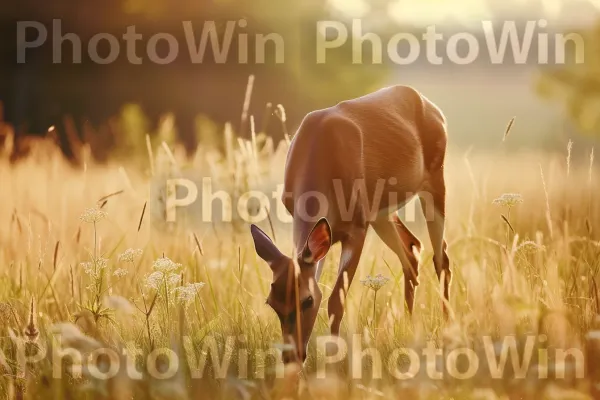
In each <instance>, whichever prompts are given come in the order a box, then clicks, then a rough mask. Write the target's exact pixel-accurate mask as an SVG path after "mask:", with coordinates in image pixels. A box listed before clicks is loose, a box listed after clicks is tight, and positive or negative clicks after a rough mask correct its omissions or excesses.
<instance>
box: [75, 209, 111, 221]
mask: <svg viewBox="0 0 600 400" xmlns="http://www.w3.org/2000/svg"><path fill="white" fill-rule="evenodd" d="M107 215H108V214H106V211H103V210H101V209H99V208H88V209H86V210H85V211H84V212H83V214H81V216H80V217H79V219H80V220H82V221H83V222H87V223H89V224H95V223H96V222H98V221H101V220H103V219H104V218H106V216H107Z"/></svg>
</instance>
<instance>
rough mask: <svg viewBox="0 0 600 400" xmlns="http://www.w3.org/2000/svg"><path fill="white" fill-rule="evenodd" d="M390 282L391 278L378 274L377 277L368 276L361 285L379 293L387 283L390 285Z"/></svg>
mask: <svg viewBox="0 0 600 400" xmlns="http://www.w3.org/2000/svg"><path fill="white" fill-rule="evenodd" d="M389 280H390V278H386V277H385V276H383V275H381V274H377V275H376V276H370V275H369V276H367V277H366V278H365V279H363V280H361V281H360V283H362V284H363V285H364V286H366V287H368V288H369V289H371V290H373V291H375V292H377V291H378V290H379V289H381V288H382V287H383V285H385V284H386V283H388V282H389Z"/></svg>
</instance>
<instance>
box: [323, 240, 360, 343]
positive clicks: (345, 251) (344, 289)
mask: <svg viewBox="0 0 600 400" xmlns="http://www.w3.org/2000/svg"><path fill="white" fill-rule="evenodd" d="M366 233H367V231H366V229H364V230H363V229H361V230H358V231H356V232H352V234H350V235H348V237H346V239H344V240H343V241H342V255H341V257H340V267H339V270H338V277H337V280H336V282H335V286H334V287H333V291H332V292H331V297H330V298H329V304H328V312H329V323H330V324H331V334H332V335H339V333H340V324H341V322H342V317H343V316H344V305H345V301H346V295H347V294H348V289H349V288H350V285H351V284H352V279H353V278H354V274H355V273H356V267H357V266H358V262H359V260H360V255H361V253H362V249H363V245H364V243H365V236H366Z"/></svg>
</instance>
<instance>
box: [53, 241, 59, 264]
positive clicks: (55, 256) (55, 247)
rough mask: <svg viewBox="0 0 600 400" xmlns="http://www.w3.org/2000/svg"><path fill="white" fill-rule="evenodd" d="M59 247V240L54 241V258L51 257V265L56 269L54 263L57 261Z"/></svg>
mask: <svg viewBox="0 0 600 400" xmlns="http://www.w3.org/2000/svg"><path fill="white" fill-rule="evenodd" d="M59 247H60V240H59V241H57V242H56V246H54V258H53V259H52V266H53V267H54V270H55V271H56V264H57V263H58V249H59Z"/></svg>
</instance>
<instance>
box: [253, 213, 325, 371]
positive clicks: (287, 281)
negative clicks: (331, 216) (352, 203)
mask: <svg viewBox="0 0 600 400" xmlns="http://www.w3.org/2000/svg"><path fill="white" fill-rule="evenodd" d="M251 232H252V237H253V239H254V246H255V248H256V253H257V254H258V256H259V257H260V258H262V259H263V260H265V261H266V262H267V264H269V266H270V267H271V271H273V283H272V284H271V291H270V293H269V297H268V298H267V304H268V305H269V306H270V307H271V308H272V309H273V310H274V311H275V313H276V314H277V317H278V318H279V322H280V324H281V333H282V335H283V342H284V344H286V345H292V346H293V348H294V350H286V351H284V353H283V361H284V363H289V362H304V360H305V359H306V349H307V344H308V339H309V338H310V334H311V333H312V330H313V327H314V325H315V320H316V319H317V314H318V312H319V305H320V304H321V299H322V293H321V291H320V290H319V286H318V285H317V282H316V278H315V275H316V266H317V263H318V262H319V261H320V260H321V259H322V258H323V257H325V255H326V254H327V252H328V251H329V248H330V247H331V244H332V242H331V228H330V227H329V223H328V222H327V220H326V219H324V218H323V219H321V220H319V221H318V222H317V223H316V224H315V226H314V228H313V229H312V231H311V232H310V234H309V235H308V239H307V240H306V244H305V245H304V248H303V249H302V251H301V252H300V254H298V256H297V257H296V259H295V260H294V259H292V258H290V257H288V256H286V255H284V254H283V253H281V252H280V251H279V249H278V248H277V246H275V244H274V243H273V242H272V241H271V239H270V238H269V237H268V236H267V234H265V233H264V232H263V231H262V230H260V229H259V228H258V227H257V226H255V225H252V227H251Z"/></svg>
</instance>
